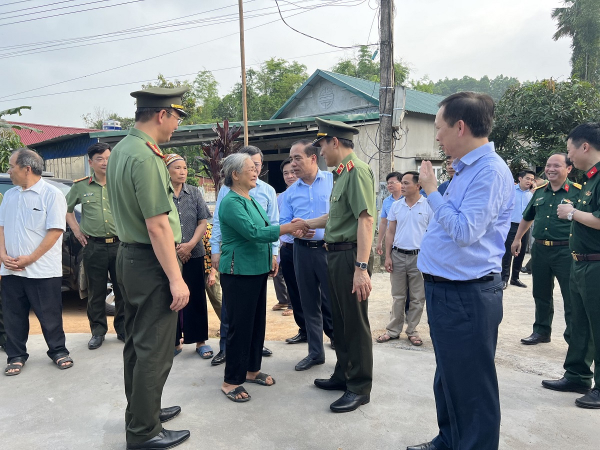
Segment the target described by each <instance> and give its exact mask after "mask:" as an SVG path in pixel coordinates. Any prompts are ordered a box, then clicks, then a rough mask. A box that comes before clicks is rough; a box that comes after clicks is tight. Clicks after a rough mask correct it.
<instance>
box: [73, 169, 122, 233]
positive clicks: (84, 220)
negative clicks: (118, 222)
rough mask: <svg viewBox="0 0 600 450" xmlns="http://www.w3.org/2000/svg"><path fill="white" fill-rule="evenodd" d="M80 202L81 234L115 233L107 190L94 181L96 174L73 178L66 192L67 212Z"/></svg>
mask: <svg viewBox="0 0 600 450" xmlns="http://www.w3.org/2000/svg"><path fill="white" fill-rule="evenodd" d="M80 203H81V223H80V224H79V228H80V229H81V232H82V233H83V234H86V235H88V236H93V237H112V236H116V235H117V230H116V229H115V221H114V220H113V216H112V213H111V211H110V204H109V202H108V190H107V188H106V185H104V186H102V185H100V184H98V182H97V181H96V176H95V175H92V176H90V177H85V178H82V179H80V180H75V182H74V183H73V187H71V190H70V191H69V193H68V194H67V212H70V213H72V212H73V210H74V209H75V206H76V205H78V204H80Z"/></svg>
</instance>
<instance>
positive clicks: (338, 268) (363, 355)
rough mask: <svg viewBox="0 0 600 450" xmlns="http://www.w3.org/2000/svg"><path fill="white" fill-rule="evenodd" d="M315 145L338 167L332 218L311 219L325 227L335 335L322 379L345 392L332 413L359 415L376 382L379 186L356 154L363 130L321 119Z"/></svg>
mask: <svg viewBox="0 0 600 450" xmlns="http://www.w3.org/2000/svg"><path fill="white" fill-rule="evenodd" d="M316 122H317V124H318V126H319V132H318V134H317V139H316V140H315V142H314V143H313V145H315V146H318V147H321V156H323V157H324V158H325V162H326V163H327V166H329V167H334V171H333V183H334V185H333V190H332V191H331V197H330V205H329V214H328V215H325V216H321V217H319V218H316V219H310V220H307V223H308V225H309V227H310V228H323V227H325V242H326V244H325V245H326V248H327V264H328V271H329V286H330V292H331V309H332V316H333V334H334V336H335V353H336V355H337V363H336V365H335V371H334V373H333V375H332V376H331V378H330V379H317V380H315V385H316V386H317V387H318V388H321V389H326V390H341V391H345V393H344V395H343V396H342V397H341V398H339V399H338V400H336V401H335V402H333V403H332V404H331V406H330V409H331V410H332V411H333V412H348V411H354V410H355V409H357V408H358V407H359V406H360V405H364V404H366V403H369V400H370V393H371V386H372V381H373V343H372V339H371V328H370V325H369V317H368V302H367V299H368V297H369V293H370V292H371V268H372V259H371V244H372V242H373V233H374V228H373V218H374V217H375V215H376V213H377V210H376V207H375V184H374V176H373V171H372V170H371V168H370V167H369V165H368V164H366V163H365V162H363V161H361V160H360V159H359V158H358V157H357V156H356V154H355V153H354V151H353V148H354V144H353V142H352V139H353V136H354V135H355V134H358V129H356V128H354V127H352V126H349V125H346V124H345V123H343V122H337V121H333V120H323V119H320V118H317V119H316Z"/></svg>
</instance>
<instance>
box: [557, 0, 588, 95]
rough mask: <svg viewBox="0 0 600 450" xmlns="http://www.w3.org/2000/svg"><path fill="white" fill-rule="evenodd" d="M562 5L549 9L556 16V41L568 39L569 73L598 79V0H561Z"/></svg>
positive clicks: (579, 77) (575, 76)
mask: <svg viewBox="0 0 600 450" xmlns="http://www.w3.org/2000/svg"><path fill="white" fill-rule="evenodd" d="M564 5H565V6H564V7H563V8H555V9H554V10H552V18H553V19H555V20H556V33H554V36H553V39H554V40H555V41H556V40H558V39H560V38H563V37H568V38H571V39H572V43H571V48H572V49H573V53H572V55H571V77H572V78H577V79H580V80H584V81H589V82H591V83H593V84H595V85H598V83H599V82H600V2H599V1H598V0H565V1H564Z"/></svg>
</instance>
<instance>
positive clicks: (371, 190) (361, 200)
mask: <svg viewBox="0 0 600 450" xmlns="http://www.w3.org/2000/svg"><path fill="white" fill-rule="evenodd" d="M365 210H366V211H367V213H368V214H369V215H370V216H371V217H375V216H376V214H377V208H376V206H375V177H374V176H373V171H372V170H371V168H370V167H369V165H368V164H367V163H365V162H363V161H361V160H360V159H359V158H358V156H356V154H355V153H354V152H352V153H350V155H348V156H346V157H345V158H344V159H343V160H342V162H341V163H340V165H339V166H338V167H337V168H336V169H335V170H334V171H333V189H332V190H331V197H330V199H329V219H328V220H327V226H326V227H325V241H326V242H327V243H330V244H332V243H335V242H338V243H339V242H356V237H357V236H356V235H357V229H358V217H359V216H360V213H362V212H363V211H365ZM374 231H375V227H373V232H374Z"/></svg>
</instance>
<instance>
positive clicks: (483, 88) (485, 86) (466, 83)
mask: <svg viewBox="0 0 600 450" xmlns="http://www.w3.org/2000/svg"><path fill="white" fill-rule="evenodd" d="M520 84H521V83H520V82H519V80H518V79H516V78H514V77H505V76H504V75H498V76H497V77H495V78H492V79H490V78H489V77H488V76H487V75H486V76H483V77H481V78H480V79H479V80H477V79H476V78H473V77H469V76H464V77H462V78H451V79H450V78H445V79H443V80H439V81H437V82H435V83H434V84H433V92H431V93H432V94H439V95H444V96H448V95H451V94H455V93H457V92H464V91H472V92H481V93H484V94H489V95H490V96H491V97H492V98H493V99H494V100H495V101H498V100H500V99H501V98H502V95H504V93H505V92H506V90H507V89H508V88H509V87H511V86H518V85H520Z"/></svg>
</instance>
